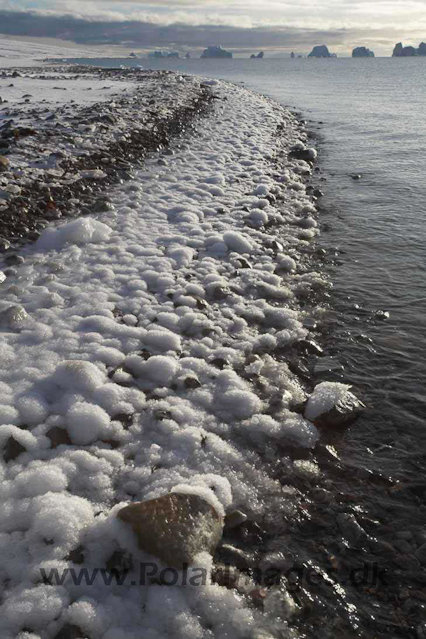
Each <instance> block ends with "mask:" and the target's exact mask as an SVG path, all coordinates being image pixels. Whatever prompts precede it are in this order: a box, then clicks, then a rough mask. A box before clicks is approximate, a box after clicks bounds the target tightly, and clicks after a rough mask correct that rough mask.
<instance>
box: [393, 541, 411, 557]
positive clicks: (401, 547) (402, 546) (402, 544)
mask: <svg viewBox="0 0 426 639" xmlns="http://www.w3.org/2000/svg"><path fill="white" fill-rule="evenodd" d="M393 545H394V547H395V548H396V549H397V551H398V552H401V553H405V554H406V553H410V552H411V551H412V548H411V545H410V544H409V543H408V541H406V540H405V539H397V540H396V541H395V542H394V544H393Z"/></svg>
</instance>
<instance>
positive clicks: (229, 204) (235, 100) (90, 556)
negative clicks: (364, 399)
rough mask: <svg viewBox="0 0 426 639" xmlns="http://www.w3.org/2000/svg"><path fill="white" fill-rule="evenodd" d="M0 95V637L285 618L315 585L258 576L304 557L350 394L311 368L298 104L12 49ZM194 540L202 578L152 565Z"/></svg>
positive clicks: (307, 214)
mask: <svg viewBox="0 0 426 639" xmlns="http://www.w3.org/2000/svg"><path fill="white" fill-rule="evenodd" d="M17 83H19V91H20V92H21V93H22V95H21V93H19V94H18V97H16V94H12V89H13V90H15V89H16V86H17ZM11 84H13V85H14V86H13V87H12V86H10V85H11ZM40 86H41V88H40ZM26 87H27V88H28V90H27V88H26ZM44 87H50V88H51V90H52V95H54V96H56V95H57V94H58V95H60V96H61V97H60V98H56V97H52V95H50V96H49V95H48V91H47V89H46V90H44ZM55 87H57V88H55ZM6 88H8V89H9V93H7V92H6ZM64 89H66V91H65V90H64ZM37 91H38V93H36V92H37ZM102 91H104V92H105V97H104V98H103V99H98V95H97V93H101V92H102ZM65 93H66V94H67V97H64V94H65ZM68 93H69V97H71V96H73V97H72V98H71V99H68ZM93 93H96V98H95V99H94V100H93V99H92V97H90V98H87V97H86V96H87V95H88V94H90V96H92V94H93ZM0 95H1V96H2V100H3V104H2V105H1V109H2V110H1V111H0V114H1V121H0V122H1V124H0V127H1V128H0V131H1V139H2V140H3V148H4V155H3V156H2V157H4V158H5V160H6V161H4V162H3V170H2V172H1V173H0V185H1V198H2V199H1V200H0V202H2V204H1V211H0V217H1V219H2V224H3V226H2V229H3V231H2V232H3V235H4V238H3V247H2V248H3V249H4V252H3V254H2V264H1V266H0V268H1V273H2V277H1V279H2V283H1V288H2V298H1V303H0V330H1V336H2V342H3V344H2V362H1V368H0V385H1V393H2V398H1V405H0V420H1V428H0V450H1V459H0V466H1V473H2V482H1V485H0V499H1V501H2V504H3V512H4V515H3V517H2V520H1V522H0V526H1V533H2V537H1V553H2V555H1V556H2V570H3V573H2V575H4V578H3V577H2V595H3V598H2V603H1V611H0V619H1V621H0V623H1V624H2V637H4V638H5V639H15V637H16V636H19V637H22V639H24V638H25V639H29V637H31V639H33V638H34V637H37V638H38V639H51V638H55V639H63V638H64V637H67V638H68V637H73V638H74V639H78V638H80V637H81V638H83V639H84V638H86V637H89V638H90V639H98V638H103V639H116V638H120V639H122V638H125V639H136V638H138V637H140V633H141V629H142V630H143V633H144V636H147V637H150V638H151V637H152V639H160V637H161V638H162V637H169V636H172V637H175V638H180V637H182V639H183V638H184V637H185V639H188V638H193V639H201V638H204V637H205V638H206V639H207V638H211V637H249V636H250V637H252V638H253V639H260V638H261V637H262V639H263V638H266V637H267V638H268V639H269V638H270V637H283V636H284V637H288V638H290V639H291V638H295V637H297V636H299V633H298V631H297V628H296V625H295V620H297V619H298V618H300V615H301V614H302V613H303V611H304V610H305V608H306V606H307V604H308V602H307V601H306V602H305V601H304V600H303V599H302V598H301V597H300V596H298V597H296V596H295V595H294V594H293V593H292V592H291V590H290V588H289V587H288V584H287V586H286V583H287V582H286V581H285V580H281V579H279V580H278V581H273V583H270V582H266V581H265V579H264V576H265V574H266V573H267V572H268V570H271V569H272V570H279V571H283V572H284V573H286V572H287V571H288V570H289V569H291V568H292V567H293V566H294V565H295V563H296V558H295V557H294V553H293V551H292V550H291V549H290V547H291V544H292V540H291V536H289V531H290V530H291V526H292V525H293V524H294V522H296V521H297V520H298V518H299V517H300V513H302V512H304V511H303V508H304V496H303V493H302V491H301V490H300V486H301V485H304V484H305V483H306V482H308V483H309V482H310V481H312V482H313V483H315V482H316V479H317V478H318V476H319V468H318V466H317V464H316V463H315V462H314V461H312V460H310V459H309V458H308V457H309V451H310V450H312V449H313V447H314V446H315V445H316V444H317V442H318V440H319V437H320V430H319V429H320V428H321V425H322V422H323V421H324V418H326V419H327V420H329V421H330V422H331V421H332V420H334V422H335V423H337V421H338V420H339V419H340V420H342V414H341V413H339V412H337V414H336V411H334V412H333V410H334V406H335V404H339V402H343V404H344V402H345V401H346V400H348V404H347V405H348V406H349V408H348V410H347V413H348V414H347V415H346V416H349V417H350V414H349V413H350V411H351V410H352V412H354V413H355V412H356V409H357V406H356V401H355V400H356V398H355V399H354V398H353V396H352V395H351V393H350V392H349V389H348V388H347V387H346V386H345V385H344V384H336V383H330V384H328V385H327V384H325V386H324V385H321V384H319V383H315V382H314V381H313V377H312V374H311V373H312V369H313V366H314V364H315V362H316V361H317V360H318V358H319V356H320V355H321V354H322V351H321V346H320V344H319V343H318V340H317V328H318V326H319V325H321V322H322V319H323V317H324V314H325V312H326V311H325V304H326V299H327V291H328V288H329V286H330V283H329V282H328V281H327V279H326V278H325V277H324V276H323V274H322V273H321V272H320V271H319V270H318V269H317V264H318V259H319V258H320V255H321V254H320V253H319V254H318V253H317V254H315V248H313V246H312V245H313V243H314V242H315V239H316V238H317V236H318V234H319V225H320V215H321V212H320V207H319V205H318V197H320V193H319V192H317V193H315V189H314V188H313V187H312V184H311V183H312V178H313V174H314V168H315V160H316V151H315V150H314V149H313V148H311V146H310V144H309V139H308V131H307V129H306V125H305V123H304V122H302V121H301V120H300V119H299V118H298V117H297V116H296V115H295V114H294V113H292V112H290V111H289V110H287V109H285V108H283V107H281V106H280V105H278V104H276V103H275V102H273V101H272V100H270V99H268V98H267V97H264V96H260V95H256V94H254V93H251V92H250V91H247V90H246V89H244V88H242V87H239V86H235V85H230V84H228V83H225V82H220V81H217V80H208V79H203V78H196V77H192V76H184V75H179V74H173V73H163V72H157V73H153V72H145V71H143V70H132V71H123V70H121V69H120V70H118V69H117V70H105V69H104V70H95V69H92V68H88V69H80V68H67V67H63V68H58V67H54V68H49V69H42V70H40V69H37V70H25V69H20V70H19V71H13V70H11V69H8V70H7V71H4V72H3V74H2V75H1V86H0ZM14 96H15V97H14ZM25 96H27V97H25ZM43 96H44V97H43ZM43 100H45V102H43ZM71 100H74V102H71ZM27 101H28V102H27ZM13 215H16V216H17V217H16V219H15V218H13ZM23 216H27V218H28V222H27V223H26V227H25V229H23V228H21V227H20V225H22V223H23V219H24V217H23ZM20 228H21V231H20ZM28 241H30V242H28ZM9 244H11V245H10V246H9ZM315 255H316V257H315ZM317 381H319V380H317ZM351 402H352V404H351ZM304 451H305V453H304ZM176 495H179V496H180V497H179V498H178V497H176ZM182 495H186V496H187V497H182ZM188 495H190V496H192V497H188ZM191 499H193V500H195V502H194V503H195V506H194V504H193V502H192V501H191ZM197 500H198V501H197ZM146 503H149V504H151V505H150V506H149V507H148V508H149V509H150V511H149V516H148V514H147V513H146V508H147V507H146V506H144V505H143V504H146ZM189 503H190V504H191V507H190V510H188V511H185V508H187V509H188V508H189V506H188V504H189ZM200 503H202V504H203V505H202V506H200ZM129 504H135V505H136V504H142V505H140V506H138V507H137V512H138V513H139V514H137V517H138V516H140V517H141V518H142V519H140V520H139V522H138V520H137V517H136V521H135V520H134V519H133V514H131V515H129V514H128V513H129V511H128V510H126V508H128V506H129ZM164 504H166V506H165V505H164ZM167 504H168V505H169V506H167ZM176 504H178V505H176ZM206 504H207V506H206ZM168 507H173V508H177V507H178V508H180V509H182V510H181V511H178V515H179V516H177V515H176V512H175V511H170V512H168V511H167V508H168ZM194 509H195V510H194ZM206 509H207V510H206ZM185 512H187V515H188V516H187V517H185ZM206 512H207V513H209V515H208V516H207V515H206ZM124 513H126V514H124ZM131 513H133V511H131ZM188 521H189V522H190V523H191V525H190V526H189V528H188ZM141 522H143V525H142V523H141ZM170 522H172V523H170ZM130 524H131V525H130ZM141 526H142V528H141ZM132 527H133V530H132ZM192 530H196V531H197V534H196V535H195V536H193V534H192V532H191V531H192ZM138 531H142V532H141V534H138ZM135 532H136V533H137V534H136V535H135V534H134V533H135ZM158 539H159V540H161V542H158ZM188 539H190V543H188ZM148 540H149V541H148ZM212 540H214V541H215V543H213V542H212ZM153 548H155V552H154V553H153V550H152V549H153ZM171 549H173V552H171ZM153 554H154V555H155V556H154V557H153ZM171 555H172V556H171ZM187 557H189V558H190V560H191V561H190V563H191V565H192V566H195V567H198V569H199V570H200V571H201V573H200V574H201V575H203V576H204V577H205V579H204V581H203V583H201V584H200V583H199V582H195V583H191V584H189V585H190V586H191V587H182V584H181V583H180V581H179V583H172V584H169V585H168V587H165V585H166V581H167V579H166V577H167V574H163V573H162V572H161V570H162V568H164V566H165V567H166V568H167V567H169V568H172V567H174V566H176V565H178V566H179V565H181V563H182V561H183V560H184V559H185V558H187ZM153 561H154V564H153ZM155 561H157V562H158V561H160V566H159V567H158V568H157V570H156V572H155V574H154V573H153V572H152V568H150V569H149V570H148V571H147V570H145V571H144V575H145V576H146V572H149V573H150V574H149V575H148V579H145V580H144V583H143V584H141V583H140V575H141V570H140V568H141V566H142V567H145V568H147V567H149V566H151V567H152V565H154V567H155V565H156V564H155ZM168 564H172V565H171V566H170V565H168ZM227 567H228V568H229V567H230V568H231V577H230V576H229V572H227ZM82 571H83V572H82ZM105 571H107V573H108V574H113V579H112V580H109V581H108V579H107V580H105V579H104V578H103V576H105V574H106V573H105ZM157 573H158V574H157ZM114 575H115V576H117V575H118V576H120V579H121V578H122V577H123V576H124V579H121V582H120V583H119V582H117V580H116V578H115V576H114ZM179 576H181V572H180V571H179V575H178V577H179ZM204 577H203V578H204ZM186 585H188V584H186ZM308 599H309V597H308ZM345 606H346V603H345V601H344V598H342V610H343V609H344V607H345ZM346 607H347V614H348V617H349V616H350V614H351V613H350V608H349V607H348V606H346ZM342 614H343V613H342Z"/></svg>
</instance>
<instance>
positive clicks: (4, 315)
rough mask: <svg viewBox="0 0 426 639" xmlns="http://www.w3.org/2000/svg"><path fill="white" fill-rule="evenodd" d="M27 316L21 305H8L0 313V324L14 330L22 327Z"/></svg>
mask: <svg viewBox="0 0 426 639" xmlns="http://www.w3.org/2000/svg"><path fill="white" fill-rule="evenodd" d="M28 318H29V315H28V313H27V312H26V310H25V309H24V308H23V307H22V306H19V305H16V306H9V308H7V309H6V310H5V311H2V312H1V313H0V326H2V327H4V328H8V329H10V330H12V331H16V330H19V329H21V328H22V326H23V324H24V323H25V322H26V321H27V320H28Z"/></svg>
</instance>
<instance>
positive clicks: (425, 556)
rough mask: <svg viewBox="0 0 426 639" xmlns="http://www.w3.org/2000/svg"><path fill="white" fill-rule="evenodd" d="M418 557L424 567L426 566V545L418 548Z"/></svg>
mask: <svg viewBox="0 0 426 639" xmlns="http://www.w3.org/2000/svg"><path fill="white" fill-rule="evenodd" d="M416 557H417V559H418V560H419V561H420V563H421V564H422V566H426V544H423V545H422V546H420V548H418V550H417V552H416Z"/></svg>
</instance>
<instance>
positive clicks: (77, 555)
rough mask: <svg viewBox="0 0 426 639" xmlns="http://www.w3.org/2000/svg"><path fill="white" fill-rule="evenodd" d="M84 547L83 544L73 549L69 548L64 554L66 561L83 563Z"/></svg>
mask: <svg viewBox="0 0 426 639" xmlns="http://www.w3.org/2000/svg"><path fill="white" fill-rule="evenodd" d="M83 551H84V548H83V546H77V548H74V550H71V551H70V552H69V553H68V555H67V556H66V560H67V561H72V562H73V564H77V565H80V564H83V563H84V552H83Z"/></svg>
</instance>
